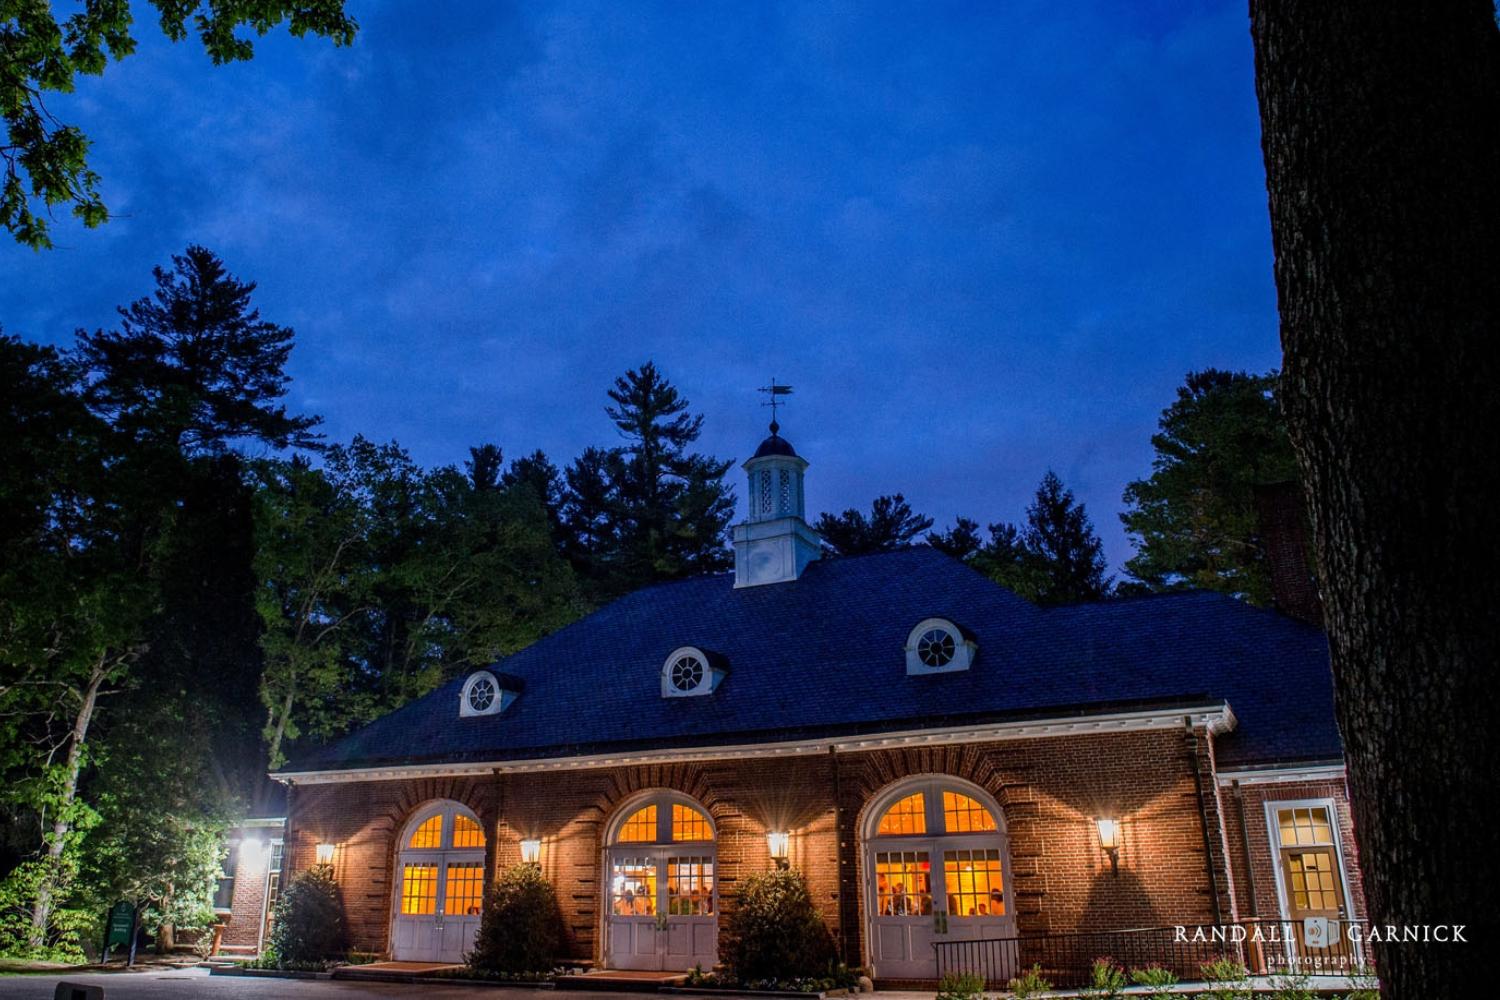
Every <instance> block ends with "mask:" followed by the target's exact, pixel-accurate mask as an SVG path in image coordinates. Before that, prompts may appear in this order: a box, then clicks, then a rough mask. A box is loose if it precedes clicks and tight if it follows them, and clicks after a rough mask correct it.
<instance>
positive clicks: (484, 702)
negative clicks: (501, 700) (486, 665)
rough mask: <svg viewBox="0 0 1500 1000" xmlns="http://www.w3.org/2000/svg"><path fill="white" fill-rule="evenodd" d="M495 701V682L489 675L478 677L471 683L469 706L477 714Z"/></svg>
mask: <svg viewBox="0 0 1500 1000" xmlns="http://www.w3.org/2000/svg"><path fill="white" fill-rule="evenodd" d="M494 703H495V682H494V681H492V680H490V679H489V678H488V677H476V678H474V683H473V684H470V685H469V708H470V709H472V710H473V711H474V713H475V714H476V715H477V714H479V713H481V712H483V711H485V710H486V709H488V708H489V707H490V706H491V705H493V704H494Z"/></svg>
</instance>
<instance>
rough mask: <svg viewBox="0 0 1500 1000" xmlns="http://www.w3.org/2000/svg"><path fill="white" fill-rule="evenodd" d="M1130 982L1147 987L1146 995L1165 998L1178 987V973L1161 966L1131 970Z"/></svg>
mask: <svg viewBox="0 0 1500 1000" xmlns="http://www.w3.org/2000/svg"><path fill="white" fill-rule="evenodd" d="M1130 981H1131V982H1133V983H1135V984H1136V985H1137V986H1144V987H1146V995H1147V996H1153V997H1164V996H1167V995H1168V994H1170V993H1171V992H1172V988H1173V987H1174V986H1176V985H1177V973H1175V972H1173V971H1172V970H1171V969H1164V968H1162V967H1161V966H1159V965H1148V966H1146V968H1144V969H1131V970H1130Z"/></svg>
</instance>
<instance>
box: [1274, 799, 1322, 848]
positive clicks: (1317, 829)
mask: <svg viewBox="0 0 1500 1000" xmlns="http://www.w3.org/2000/svg"><path fill="white" fill-rule="evenodd" d="M1277 822H1278V824H1279V825H1280V827H1281V846H1282V847H1305V846H1310V845H1316V844H1332V843H1333V827H1332V824H1330V823H1329V821H1328V810H1327V809H1324V808H1322V807H1316V806H1315V807H1313V808H1310V809H1282V810H1280V811H1278V813H1277Z"/></svg>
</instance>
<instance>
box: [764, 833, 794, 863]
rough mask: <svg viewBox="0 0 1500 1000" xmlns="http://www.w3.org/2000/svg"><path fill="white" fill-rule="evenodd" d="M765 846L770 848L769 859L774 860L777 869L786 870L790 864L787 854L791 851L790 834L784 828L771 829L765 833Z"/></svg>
mask: <svg viewBox="0 0 1500 1000" xmlns="http://www.w3.org/2000/svg"><path fill="white" fill-rule="evenodd" d="M766 846H767V847H769V848H770V849H771V860H772V861H774V862H776V868H777V870H779V871H786V870H787V869H788V868H790V867H791V866H792V863H791V861H790V860H789V859H788V855H789V854H790V853H791V846H792V835H791V834H790V833H787V832H786V831H784V830H772V831H771V832H770V833H768V834H766Z"/></svg>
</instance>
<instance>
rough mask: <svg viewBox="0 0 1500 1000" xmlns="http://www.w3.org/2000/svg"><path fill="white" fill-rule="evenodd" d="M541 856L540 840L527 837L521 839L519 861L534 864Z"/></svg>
mask: <svg viewBox="0 0 1500 1000" xmlns="http://www.w3.org/2000/svg"><path fill="white" fill-rule="evenodd" d="M541 858H542V842H541V841H540V840H535V839H531V838H528V839H526V840H523V841H521V863H522V864H528V865H534V864H536V863H537V862H538V861H540V860H541Z"/></svg>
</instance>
